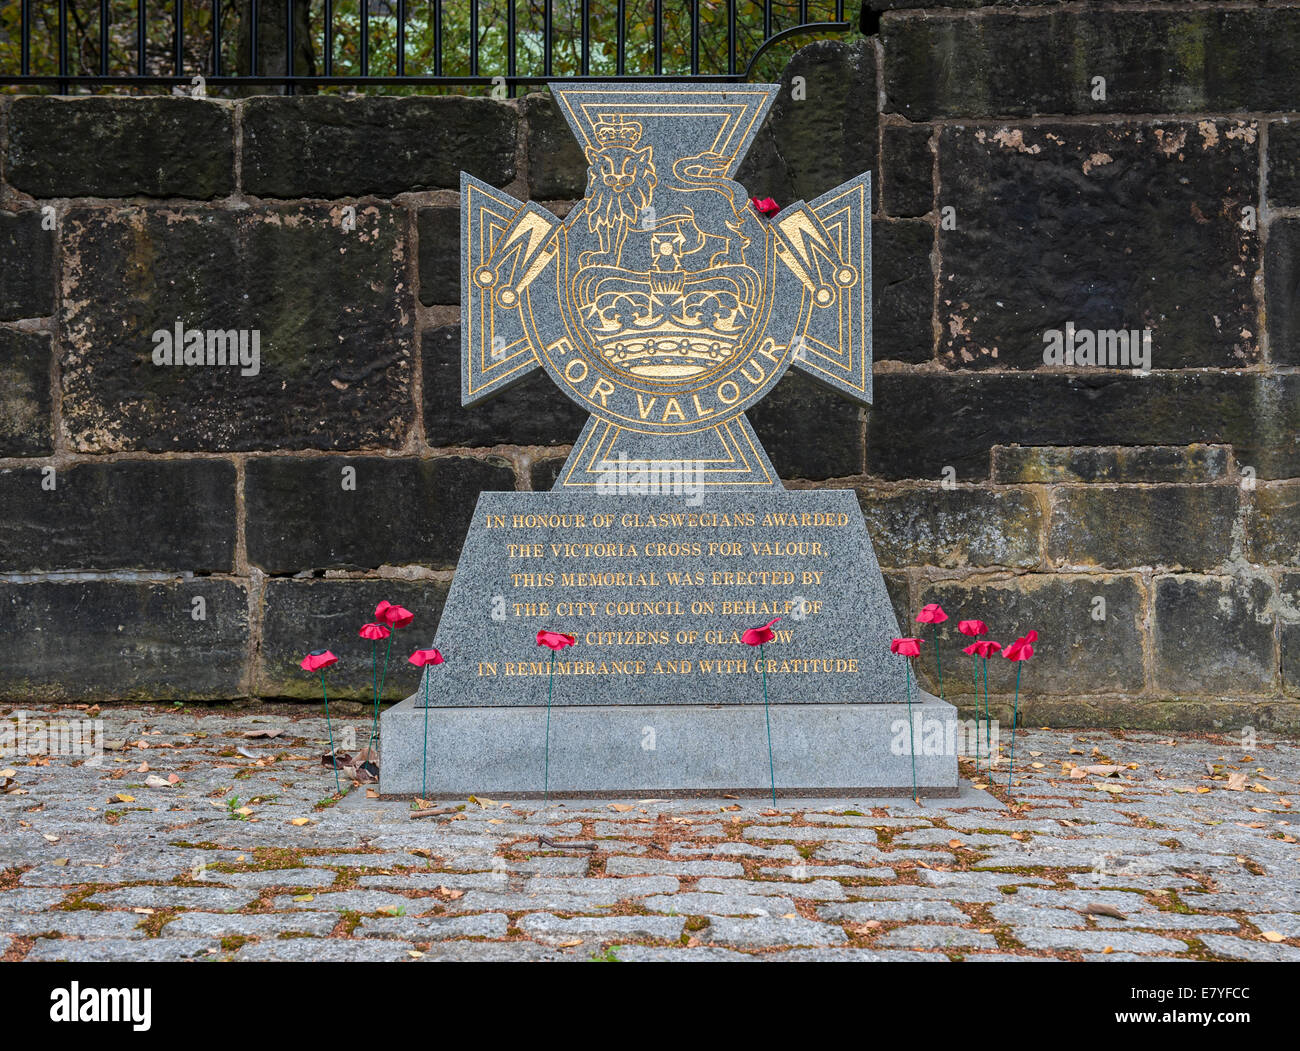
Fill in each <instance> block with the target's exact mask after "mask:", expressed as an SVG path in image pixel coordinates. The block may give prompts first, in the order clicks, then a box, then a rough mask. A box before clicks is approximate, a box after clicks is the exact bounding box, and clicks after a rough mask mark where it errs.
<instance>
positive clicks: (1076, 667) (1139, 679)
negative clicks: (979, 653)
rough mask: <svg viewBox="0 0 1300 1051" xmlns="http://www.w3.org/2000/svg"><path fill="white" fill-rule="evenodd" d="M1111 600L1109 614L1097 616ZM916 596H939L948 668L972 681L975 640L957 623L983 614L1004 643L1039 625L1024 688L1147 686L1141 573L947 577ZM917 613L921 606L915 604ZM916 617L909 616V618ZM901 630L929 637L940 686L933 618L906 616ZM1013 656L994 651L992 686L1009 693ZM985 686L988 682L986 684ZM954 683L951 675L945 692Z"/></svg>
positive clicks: (925, 653) (928, 653)
mask: <svg viewBox="0 0 1300 1051" xmlns="http://www.w3.org/2000/svg"><path fill="white" fill-rule="evenodd" d="M1098 598H1100V599H1103V600H1104V601H1105V620H1096V619H1094V616H1095V614H1096V612H1097V611H1100V610H1101V608H1102V607H1101V606H1100V604H1098V603H1097V602H1096V599H1098ZM917 601H918V602H919V603H920V604H921V605H925V604H927V603H930V602H938V603H939V604H940V605H941V606H943V608H944V611H945V612H946V613H947V614H948V617H949V619H948V621H947V622H946V623H945V624H942V625H940V641H939V644H940V646H941V647H942V648H943V649H942V655H941V656H942V660H943V667H944V676H945V678H947V676H949V675H952V676H954V677H955V681H956V682H958V683H959V685H957V686H954V687H953V691H956V692H961V693H969V692H971V690H972V689H973V683H974V665H973V659H972V658H971V657H968V656H967V655H966V654H964V653H962V652H961V650H962V648H963V647H964V646H966V645H968V644H969V643H970V641H971V640H970V639H968V638H967V637H966V636H965V635H962V634H959V633H958V631H957V622H958V621H959V620H972V619H973V620H982V621H985V622H986V623H987V624H988V625H989V628H990V629H991V630H992V635H991V637H992V638H994V639H996V640H997V641H998V642H1000V643H1002V644H1003V645H1004V646H1005V645H1007V644H1008V643H1010V642H1013V641H1015V639H1016V638H1017V637H1018V636H1021V635H1024V634H1025V633H1026V632H1028V631H1029V630H1030V629H1031V628H1032V629H1035V630H1037V632H1038V641H1037V642H1036V643H1034V656H1033V658H1032V659H1031V660H1029V661H1028V662H1026V663H1025V667H1024V669H1023V671H1022V673H1021V680H1020V690H1021V693H1022V694H1024V693H1029V694H1035V693H1076V694H1077V693H1122V692H1137V691H1140V690H1141V689H1142V686H1143V683H1144V681H1145V673H1144V671H1143V667H1142V628H1141V625H1142V621H1143V619H1144V617H1145V610H1144V608H1143V606H1144V603H1143V598H1142V589H1141V586H1140V584H1139V583H1138V580H1137V578H1136V577H1130V576H1123V575H1109V574H1108V575H1105V576H1075V575H1072V574H1071V575H1064V574H1059V575H1049V574H1037V573H1036V574H1030V575H1027V576H1018V577H1013V578H1009V579H1002V580H996V581H990V582H987V583H985V582H977V581H960V580H947V581H939V582H935V583H931V584H926V585H924V586H923V587H922V588H921V594H920V595H919V596H918V598H917ZM911 615H912V616H913V617H914V616H915V615H916V611H915V610H913V611H912V614H911ZM909 621H910V618H909ZM902 628H903V632H904V633H905V634H908V635H915V636H918V637H920V638H924V639H926V640H927V641H926V644H925V645H924V646H922V647H921V650H922V658H923V667H924V668H925V669H926V673H927V675H928V677H929V678H930V681H931V682H933V683H935V685H936V687H937V675H936V669H935V664H934V645H933V642H932V641H931V640H932V639H933V635H932V632H931V631H930V628H929V625H925V624H915V623H910V622H909V623H905V624H904V625H903V626H902ZM1015 663H1016V662H1014V661H1008V660H1005V659H1003V658H1002V657H1000V656H999V657H991V658H989V691H990V693H1006V694H1010V693H1011V691H1012V689H1013V688H1014V686H1015V681H1016V669H1015ZM981 689H982V686H981ZM953 691H949V690H948V685H947V683H945V692H953Z"/></svg>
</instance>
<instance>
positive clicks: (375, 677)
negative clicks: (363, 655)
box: [370, 639, 379, 741]
mask: <svg viewBox="0 0 1300 1051" xmlns="http://www.w3.org/2000/svg"><path fill="white" fill-rule="evenodd" d="M370 696H371V699H372V700H374V702H375V714H376V716H378V714H379V642H378V640H376V639H371V640H370ZM374 736H375V728H374V726H373V724H372V725H371V727H370V738H371V740H372V741H373V740H374Z"/></svg>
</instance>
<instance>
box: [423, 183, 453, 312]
mask: <svg viewBox="0 0 1300 1051" xmlns="http://www.w3.org/2000/svg"><path fill="white" fill-rule="evenodd" d="M419 230H420V302H421V303H423V304H424V305H425V306H432V305H434V304H449V305H454V304H456V303H459V302H460V207H459V206H456V205H442V204H440V205H435V206H434V207H432V208H421V209H420V212H419Z"/></svg>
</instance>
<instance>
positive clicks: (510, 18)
mask: <svg viewBox="0 0 1300 1051" xmlns="http://www.w3.org/2000/svg"><path fill="white" fill-rule="evenodd" d="M516 2H517V0H506V83H508V84H509V85H510V97H511V98H514V97H515V74H516V73H517V72H519V69H518V62H519V57H518V51H519V40H518V30H517V28H516V25H515V22H516V16H515V4H516Z"/></svg>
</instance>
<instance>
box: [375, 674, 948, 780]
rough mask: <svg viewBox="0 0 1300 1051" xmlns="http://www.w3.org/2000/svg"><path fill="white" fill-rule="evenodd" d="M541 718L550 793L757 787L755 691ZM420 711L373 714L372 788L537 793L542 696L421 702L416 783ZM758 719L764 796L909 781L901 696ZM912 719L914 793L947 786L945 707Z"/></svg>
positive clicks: (574, 709)
mask: <svg viewBox="0 0 1300 1051" xmlns="http://www.w3.org/2000/svg"><path fill="white" fill-rule="evenodd" d="M550 720H551V747H550V794H551V796H552V797H556V796H560V797H564V796H569V797H591V796H616V797H620V798H635V797H638V796H649V795H657V796H668V795H690V796H696V795H698V796H720V795H722V794H723V793H731V794H737V795H740V794H743V795H746V796H761V795H764V794H766V793H767V792H769V791H770V788H769V774H768V753H767V728H766V724H765V721H764V711H763V705H762V704H761V703H758V704H752V705H719V706H709V705H701V704H682V705H571V706H561V705H556V706H554V707H553V708H552V709H551V713H550ZM424 723H425V709H424V708H422V707H418V706H417V705H416V704H415V698H413V697H412V698H407V699H406V700H405V701H403V702H402V703H401V704H398V705H396V706H395V707H393V708H391V709H389V710H388V711H387V712H385V713H384V714H383V716H382V732H381V734H380V740H381V750H380V773H379V788H380V793H381V795H383V796H386V797H404V796H417V795H420V794H421V792H422V791H424V793H425V794H426V795H427V797H430V798H440V799H447V798H452V799H457V798H459V799H464V798H465V797H467V796H469V795H471V794H473V795H485V796H491V797H494V798H495V797H501V796H509V797H517V798H540V797H541V796H542V795H543V779H544V777H545V773H546V749H545V742H546V708H545V707H544V706H516V707H481V708H469V707H436V708H435V707H431V708H429V709H428V727H429V729H428V739H427V742H426V743H427V747H428V753H427V763H428V781H427V788H425V789H423V790H422V788H421V777H422V772H423V770H424V768H425V754H424V750H423V749H422V748H421V743H420V742H421V740H422V738H423V737H424V734H423V729H424ZM936 723H937V724H938V725H937V726H936ZM771 724H772V762H773V766H774V768H775V771H776V792H777V797H778V799H780V797H782V796H828V795H831V796H838V795H872V796H889V795H896V796H904V797H907V796H910V795H911V794H912V759H911V756H910V755H909V753H908V747H909V745H908V706H907V705H906V704H879V703H877V704H785V705H772V707H771ZM912 729H913V731H914V736H915V742H916V785H917V790H918V792H919V794H920V795H922V796H930V797H946V796H955V795H957V792H958V785H957V748H956V747H954V744H957V745H959V744H960V742H961V741H962V730H963V725H962V724H961V723H960V722H959V721H958V718H957V709H956V708H954V707H953V706H952V705H951V704H948V703H947V702H945V701H941V700H939V699H938V698H936V697H933V696H931V695H929V694H921V695H920V697H919V699H918V697H917V696H916V695H914V696H913V703H912ZM940 738H941V740H940Z"/></svg>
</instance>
